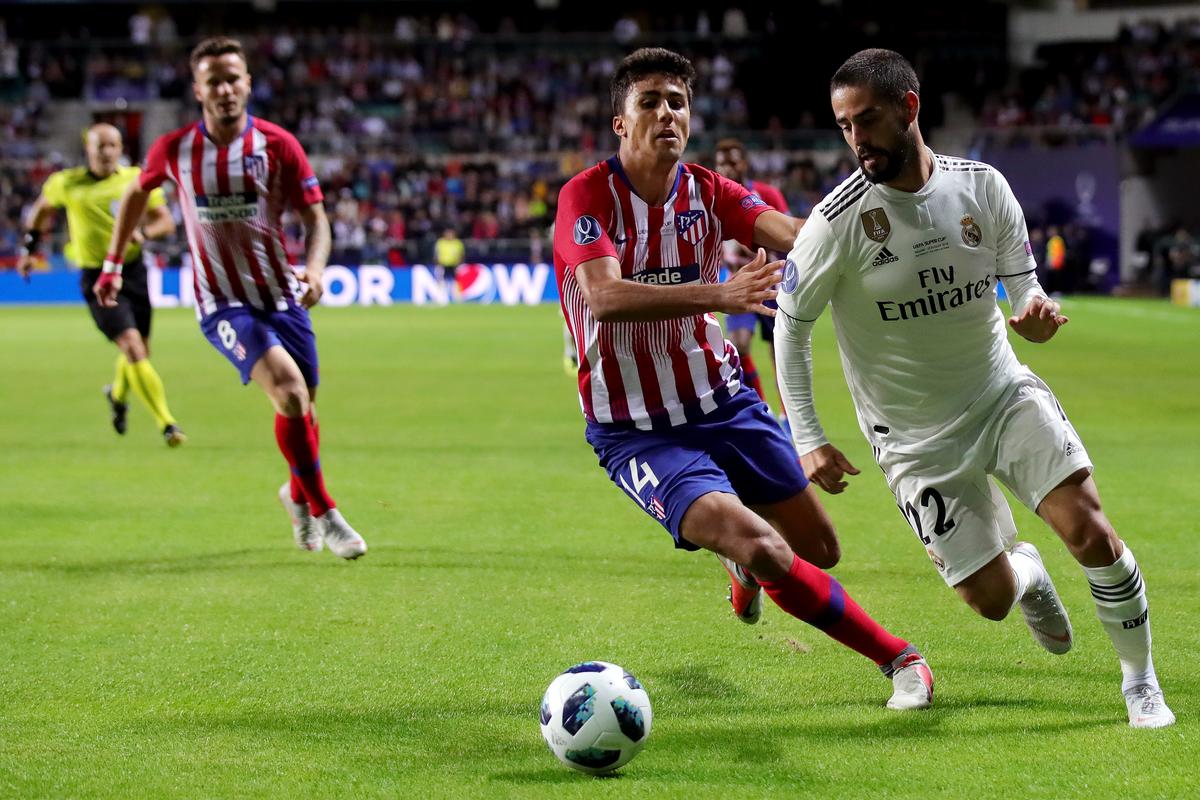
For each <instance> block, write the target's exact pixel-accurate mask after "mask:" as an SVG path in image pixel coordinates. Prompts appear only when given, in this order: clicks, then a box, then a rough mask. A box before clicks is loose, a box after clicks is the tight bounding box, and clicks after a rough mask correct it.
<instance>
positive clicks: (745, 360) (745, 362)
mask: <svg viewBox="0 0 1200 800" xmlns="http://www.w3.org/2000/svg"><path fill="white" fill-rule="evenodd" d="M742 377H744V378H745V379H746V383H748V384H750V388H751V389H753V390H754V391H756V392H758V396H759V399H761V400H762V401H763V402H764V403H765V402H767V396H766V395H765V394H763V388H762V380H761V379H760V378H759V377H758V367H756V366H755V365H754V359H753V358H751V357H750V354H749V353H745V354H743V355H742Z"/></svg>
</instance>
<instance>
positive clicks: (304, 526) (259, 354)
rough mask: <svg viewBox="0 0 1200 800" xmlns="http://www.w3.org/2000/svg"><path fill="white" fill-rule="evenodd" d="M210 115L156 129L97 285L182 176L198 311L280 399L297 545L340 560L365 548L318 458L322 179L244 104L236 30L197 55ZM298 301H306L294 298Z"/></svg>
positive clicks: (106, 287) (102, 285)
mask: <svg viewBox="0 0 1200 800" xmlns="http://www.w3.org/2000/svg"><path fill="white" fill-rule="evenodd" d="M191 67H192V79H193V84H192V88H193V92H194V94H195V97H196V100H197V101H198V102H199V103H200V104H201V107H202V109H203V116H202V119H201V120H199V121H197V122H195V123H193V124H191V125H187V126H185V127H183V128H180V129H179V130H177V131H174V132H172V133H168V134H166V135H165V136H162V137H159V139H158V140H156V141H155V142H154V144H153V145H152V146H151V147H150V151H149V153H148V155H147V157H146V166H145V169H144V170H143V171H142V173H141V175H140V176H139V179H138V181H136V182H134V183H132V184H131V185H130V187H129V189H128V190H127V191H126V193H125V196H124V198H122V201H121V208H120V210H119V212H118V214H117V220H116V223H115V225H114V227H113V236H112V242H111V244H110V246H109V256H108V259H107V260H106V261H105V264H104V268H103V270H102V273H101V275H100V278H99V279H98V280H97V282H96V286H95V292H96V295H97V297H98V298H99V299H100V301H101V303H111V302H113V301H114V299H115V297H116V293H117V291H118V290H119V289H120V285H121V258H120V255H119V254H121V253H124V252H125V244H126V243H127V242H128V240H129V237H130V236H131V235H132V233H133V228H134V226H135V225H136V223H137V220H138V219H140V218H141V215H142V210H143V208H144V207H145V205H146V200H147V198H148V197H149V194H150V191H151V190H152V189H154V188H156V187H157V186H159V185H160V184H162V183H163V182H164V181H167V180H171V181H174V182H175V185H176V188H177V193H178V196H179V202H180V204H181V206H182V208H183V219H184V224H185V227H186V230H187V237H188V246H189V249H190V250H191V253H192V260H193V271H192V274H193V276H194V282H195V294H196V314H197V316H198V317H199V319H200V327H201V329H202V330H203V331H204V334H205V336H206V337H207V338H208V340H209V341H210V342H211V343H212V345H213V347H215V348H216V349H217V351H218V352H219V353H221V354H222V355H224V356H225V357H226V358H227V359H229V361H230V362H231V363H232V364H233V366H234V367H236V368H237V370H238V372H239V373H240V374H241V377H242V383H248V382H249V381H251V380H253V381H255V382H256V383H257V384H259V386H261V387H262V388H263V390H264V391H265V392H266V393H267V395H268V396H269V397H270V398H271V401H272V403H273V404H274V405H275V411H276V415H275V438H276V441H277V443H278V444H279V449H280V451H281V452H282V453H283V456H284V458H285V459H286V460H287V462H288V465H289V467H290V468H291V477H290V479H289V481H288V483H287V484H285V485H284V486H283V487H282V488H281V489H280V500H281V502H283V504H284V507H285V508H286V509H287V510H288V514H289V516H290V517H291V520H292V527H293V533H294V535H295V538H296V543H297V544H298V545H299V546H300V547H301V548H303V549H306V550H320V549H321V548H322V546H323V545H324V544H328V545H329V549H330V550H331V551H333V552H334V553H335V554H337V555H339V556H342V557H343V558H357V557H358V556H360V555H362V554H363V553H365V552H366V549H367V546H366V543H365V542H364V541H363V539H362V537H361V536H359V535H358V533H357V532H355V530H354V529H353V528H352V527H350V525H349V524H348V523H347V522H346V520H345V518H343V517H342V515H341V512H340V511H339V510H338V509H337V508H336V504H335V503H334V501H333V498H332V497H330V496H329V493H328V491H327V490H326V488H325V481H324V477H323V475H322V472H321V462H320V458H319V456H318V438H319V434H318V427H317V424H316V419H315V416H314V414H313V407H312V401H313V398H314V397H315V396H316V387H317V383H318V374H319V370H318V364H317V348H316V338H315V336H314V335H313V331H312V325H311V322H310V321H309V317H308V311H307V309H308V308H310V307H312V306H313V305H314V304H316V302H317V301H318V300H319V299H320V297H321V276H322V274H323V273H324V270H325V263H326V261H327V260H328V258H329V246H330V232H329V221H328V220H327V219H326V217H325V209H324V206H323V205H322V203H321V200H322V195H321V187H320V185H319V184H318V183H317V178H316V176H315V175H314V174H313V171H312V167H310V166H309V163H308V158H307V157H306V156H305V155H304V150H303V149H302V148H301V147H300V143H299V142H297V141H296V138H295V137H294V136H292V135H291V134H290V133H288V132H287V131H285V130H283V129H282V128H280V127H279V126H277V125H272V124H271V123H269V122H266V121H264V120H260V119H255V118H253V117H251V116H250V115H249V113H247V110H246V103H247V100H248V99H249V96H250V73H249V70H248V68H247V64H246V56H245V53H244V52H243V50H242V47H241V44H240V43H238V41H237V40H236V39H229V38H226V37H217V38H213V39H207V40H205V41H203V42H201V43H200V44H199V45H197V46H196V48H195V50H193V51H192V57H191ZM289 205H290V206H291V207H292V208H293V209H295V210H296V211H297V212H298V213H299V215H300V218H301V219H302V221H303V223H304V227H305V231H306V236H305V240H306V242H307V250H308V252H307V259H306V262H307V263H306V267H305V272H304V276H303V280H304V282H305V283H307V288H304V289H303V292H301V283H300V281H299V280H298V279H297V277H296V275H295V273H293V271H292V269H291V267H290V265H289V264H288V256H287V251H286V249H285V248H284V243H283V242H284V240H283V226H282V222H281V217H282V214H283V211H284V210H285V208H286V207H287V206H289ZM297 298H299V300H298V301H297Z"/></svg>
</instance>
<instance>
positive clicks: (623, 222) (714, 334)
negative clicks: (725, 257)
mask: <svg viewBox="0 0 1200 800" xmlns="http://www.w3.org/2000/svg"><path fill="white" fill-rule="evenodd" d="M768 208H769V206H767V205H766V203H764V202H763V201H762V199H761V198H760V197H759V196H758V195H756V194H754V193H753V192H751V191H749V190H748V189H746V188H745V187H743V186H739V185H738V184H736V183H734V182H733V181H731V180H728V179H727V178H724V177H722V176H720V175H718V174H717V173H715V172H713V171H712V170H709V169H705V168H704V167H701V166H699V165H697V164H682V163H681V164H680V165H679V167H678V171H677V173H676V178H675V187H674V189H673V190H672V192H671V195H670V197H668V198H667V201H666V203H664V204H663V205H662V206H661V207H654V208H652V207H650V206H648V205H646V202H645V201H644V200H642V198H640V197H638V195H637V193H636V192H635V191H634V190H633V187H632V186H631V184H630V183H629V179H628V178H627V177H626V176H625V173H624V171H623V170H622V168H621V163H620V161H619V160H618V159H617V157H616V156H613V157H612V158H610V159H608V160H607V161H602V162H600V163H599V164H597V165H596V166H594V167H592V168H591V169H587V170H585V171H583V172H581V173H579V174H578V175H576V176H575V177H574V178H572V179H571V180H570V181H569V182H568V183H567V184H566V185H565V186H563V188H562V191H561V192H560V193H559V195H558V213H557V216H556V218H555V225H554V271H555V275H556V277H557V279H558V289H559V295H560V297H561V298H562V311H563V317H564V318H565V319H566V321H567V326H568V327H569V328H570V329H571V333H572V335H573V336H574V339H575V346H576V348H577V350H578V352H579V402H580V405H581V406H582V408H583V414H584V417H586V418H587V420H588V421H589V422H598V423H605V424H611V423H619V424H620V423H624V424H630V423H632V424H633V425H635V426H636V427H638V428H640V429H643V430H651V429H655V428H665V427H671V426H675V425H683V424H686V423H688V422H695V421H698V420H700V419H701V418H703V416H704V415H705V414H708V413H709V412H711V411H713V410H714V409H716V408H717V407H718V406H719V405H720V404H721V403H723V402H725V401H726V400H728V399H729V398H730V397H731V396H732V395H733V394H734V393H735V392H737V390H738V388H739V387H740V385H741V368H740V364H739V360H738V355H737V351H736V350H735V349H734V347H733V345H732V344H730V343H729V342H728V341H726V340H725V337H724V334H723V333H722V332H721V326H720V324H719V323H718V322H717V318H716V316H715V315H714V314H712V313H707V314H699V315H696V316H691V317H682V318H677V319H668V320H661V321H657V322H598V321H597V320H596V318H595V317H593V316H592V312H591V309H590V308H588V305H587V302H586V301H585V300H584V298H583V292H582V291H581V290H580V288H579V283H578V282H577V281H576V279H575V267H577V266H578V265H580V264H582V263H584V262H587V261H591V260H592V259H596V258H602V257H604V256H611V257H613V258H615V259H617V260H618V261H619V262H620V263H621V277H622V278H624V279H625V280H631V281H638V282H640V283H651V284H660V285H680V284H687V283H717V282H719V281H720V268H721V242H722V241H723V240H725V239H737V240H738V241H741V242H743V243H745V244H746V245H747V246H750V245H751V243H752V240H753V235H754V221H755V220H756V219H757V218H758V216H759V214H761V213H763V212H764V211H766V210H768Z"/></svg>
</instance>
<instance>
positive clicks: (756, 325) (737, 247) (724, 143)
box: [713, 139, 789, 420]
mask: <svg viewBox="0 0 1200 800" xmlns="http://www.w3.org/2000/svg"><path fill="white" fill-rule="evenodd" d="M713 169H714V170H716V171H717V172H718V173H720V174H721V175H723V176H725V177H726V178H729V180H731V181H733V182H734V183H737V184H740V185H742V186H745V187H746V189H747V190H749V191H751V192H754V193H755V194H757V195H758V196H759V197H761V198H762V200H763V202H764V203H766V204H767V205H768V206H770V207H771V208H773V209H775V210H776V211H782V212H783V213H784V214H787V213H789V209H788V202H787V199H786V198H785V197H784V196H783V192H781V191H779V189H778V188H777V187H775V186H772V185H771V184H769V183H764V182H763V181H757V180H754V179H752V178H751V177H750V175H749V173H750V162H749V160H748V159H747V157H746V146H745V145H743V144H742V142H741V141H740V140H739V139H722V140H721V141H719V142H717V146H716V148H715V150H714V152H713ZM753 258H754V253H752V252H750V251H749V250H748V249H746V248H745V247H744V246H743V245H741V244H739V243H738V242H737V241H735V240H726V242H725V253H724V261H725V263H726V264H727V265H728V266H729V267H730V268H731V269H736V268H737V267H739V266H741V265H742V264H745V263H747V262H749V261H751V260H752V259H753ZM766 305H767V307H768V308H774V307H775V303H774V301H767V303H766ZM755 329H758V330H759V331H760V333H761V336H762V340H763V342H765V343H766V345H767V351H768V352H769V353H770V356H771V374H772V375H774V374H775V318H774V317H772V316H770V315H767V314H754V313H749V314H729V315H727V316H726V317H725V332H726V333H728V334H729V340H730V341H731V342H733V346H734V347H736V348H737V351H738V355H740V356H741V358H742V371H743V372H744V373H745V374H746V382H747V383H748V384H750V387H751V388H752V389H754V391H755V392H757V393H758V396H759V397H761V398H762V399H763V402H766V399H767V395H766V393H765V392H764V391H763V386H762V379H761V378H760V377H759V372H758V367H757V366H756V365H755V363H754V358H753V356H752V355H751V353H750V349H751V345H752V344H753V342H754V331H755ZM776 389H778V386H777V387H776ZM783 419H786V417H781V420H783Z"/></svg>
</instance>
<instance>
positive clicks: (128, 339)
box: [115, 330, 150, 364]
mask: <svg viewBox="0 0 1200 800" xmlns="http://www.w3.org/2000/svg"><path fill="white" fill-rule="evenodd" d="M115 341H116V345H117V349H119V350H120V351H121V353H122V355H124V356H125V358H126V359H127V360H128V361H129V362H130V363H131V364H136V363H137V362H139V361H141V360H143V359H145V358H148V357H149V356H150V353H149V351H148V349H147V347H146V343H145V341H143V340H142V337H141V335H140V334H139V333H138V332H137V331H134V330H127V331H125V332H124V333H122V334H121V335H120V336H118V337H117V338H116V340H115Z"/></svg>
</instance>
